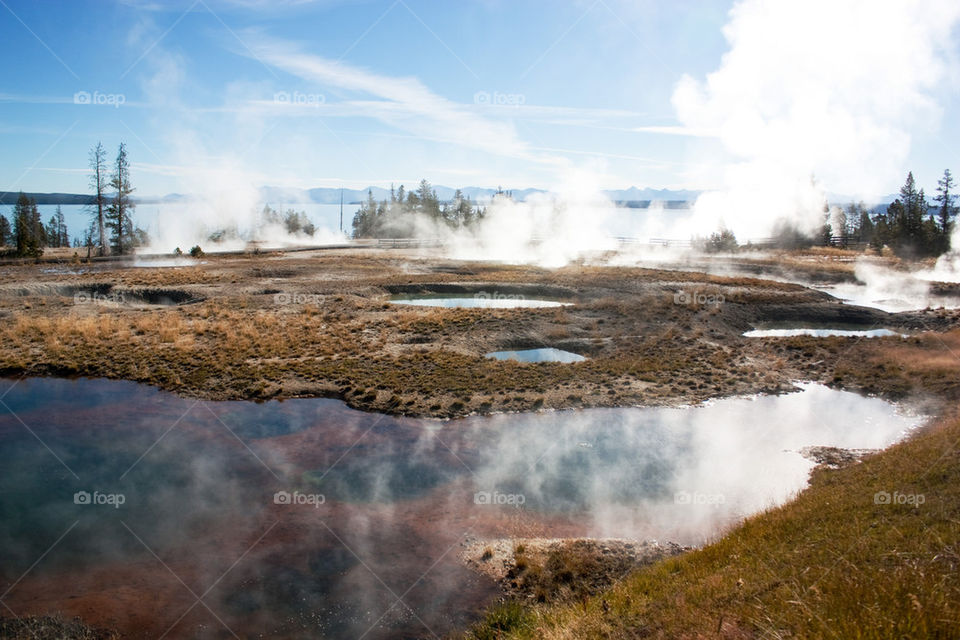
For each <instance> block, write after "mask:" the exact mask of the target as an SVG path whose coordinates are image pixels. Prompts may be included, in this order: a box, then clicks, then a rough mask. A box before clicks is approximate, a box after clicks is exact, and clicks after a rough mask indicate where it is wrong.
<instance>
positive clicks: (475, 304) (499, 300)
mask: <svg viewBox="0 0 960 640" xmlns="http://www.w3.org/2000/svg"><path fill="white" fill-rule="evenodd" d="M390 302H392V303H393V304H405V305H412V306H415V307H445V308H450V309H452V308H458V309H519V308H531V309H538V308H544V307H565V306H569V305H570V304H572V303H570V302H559V301H557V300H541V299H537V298H527V297H524V296H521V295H507V294H505V295H488V294H483V293H479V294H477V295H474V296H463V295H458V294H450V295H444V294H437V293H429V294H424V295H417V296H407V295H404V296H393V297H391V298H390Z"/></svg>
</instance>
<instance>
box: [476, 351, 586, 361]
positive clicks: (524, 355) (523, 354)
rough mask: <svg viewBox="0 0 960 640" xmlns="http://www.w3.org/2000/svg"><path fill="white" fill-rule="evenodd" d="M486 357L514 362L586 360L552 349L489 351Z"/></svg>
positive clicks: (577, 355)
mask: <svg viewBox="0 0 960 640" xmlns="http://www.w3.org/2000/svg"><path fill="white" fill-rule="evenodd" d="M486 357H488V358H493V359H494V360H516V361H517V362H583V361H584V360H586V358H584V357H583V356H581V355H580V354H578V353H573V352H570V351H564V350H563V349H554V348H547V349H521V350H519V351H491V352H490V353H488V354H487V355H486Z"/></svg>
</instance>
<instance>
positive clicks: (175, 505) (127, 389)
mask: <svg viewBox="0 0 960 640" xmlns="http://www.w3.org/2000/svg"><path fill="white" fill-rule="evenodd" d="M0 397H2V402H3V404H0V456H2V460H3V473H2V474H0V496H2V499H0V593H4V592H6V595H5V596H4V598H3V600H4V604H6V605H7V606H9V607H10V609H12V610H13V611H14V612H16V613H17V614H18V615H25V614H42V613H46V612H57V611H58V612H62V613H63V615H65V616H74V615H77V616H81V617H83V618H84V619H85V620H86V621H87V622H89V623H92V624H95V625H100V626H107V627H112V628H116V629H119V630H120V631H121V632H122V633H124V634H126V635H131V636H136V637H154V638H156V637H159V636H161V635H163V634H166V636H165V637H168V638H227V637H233V633H236V635H237V636H239V637H256V636H261V637H279V638H317V637H333V638H355V637H359V636H361V635H363V634H366V635H365V637H368V638H371V637H372V638H387V637H391V638H392V637H423V636H431V635H432V634H436V635H438V636H443V635H445V634H449V633H452V632H453V631H454V630H455V629H457V628H462V627H463V626H464V625H466V624H468V623H469V622H470V621H471V620H472V619H473V618H474V616H475V615H476V614H477V611H478V609H479V608H480V607H482V606H484V605H486V604H489V603H490V602H491V601H492V600H494V599H495V598H496V596H497V594H496V591H495V588H494V585H493V584H492V583H491V582H490V581H489V580H488V579H487V578H485V577H482V576H480V575H478V574H475V573H473V572H471V571H470V570H468V569H467V568H465V567H464V566H462V565H461V564H460V562H459V561H458V560H457V555H458V554H457V551H458V550H459V549H460V547H461V545H462V543H463V542H464V541H465V540H466V539H468V538H469V537H477V538H499V537H508V536H525V537H535V536H557V537H567V536H603V537H628V538H638V539H651V538H655V539H659V540H675V541H678V542H681V543H685V544H697V543H702V542H703V541H704V540H707V539H710V538H713V537H715V536H716V535H718V534H719V533H720V532H722V531H723V530H725V529H726V528H728V527H729V526H731V525H733V524H735V523H736V522H738V521H739V520H740V519H741V518H743V517H744V516H746V515H749V514H752V513H756V512H757V511H759V510H761V509H764V508H766V507H769V506H771V505H776V504H780V503H782V502H784V501H785V500H788V499H789V498H790V497H791V496H792V495H794V494H795V493H796V492H797V491H799V490H801V489H802V488H803V486H804V485H805V483H806V480H807V476H808V473H809V471H810V469H811V468H812V464H813V463H812V462H810V461H809V460H808V459H806V458H804V457H803V456H802V455H800V453H798V451H799V450H800V449H801V448H802V447H805V446H808V445H828V446H839V447H850V448H880V447H886V446H888V445H890V444H891V443H894V442H896V441H897V440H898V439H900V438H902V437H904V435H905V434H906V433H908V431H909V430H910V429H911V428H912V427H914V426H915V425H917V424H918V422H919V418H917V417H913V416H910V415H906V414H903V413H901V412H898V411H897V410H896V409H895V407H893V406H892V405H890V404H887V403H885V402H883V401H880V400H877V399H870V398H863V397H860V396H857V395H853V394H850V393H844V392H839V391H834V390H830V389H827V388H825V387H820V386H806V387H804V388H803V389H802V390H801V391H799V392H797V393H793V394H788V395H782V396H771V397H760V398H739V399H728V400H721V401H717V402H714V403H711V404H709V405H706V406H699V407H694V408H682V409H681V408H678V409H663V408H657V409H635V408H631V409H596V410H585V411H571V412H559V413H538V414H513V415H496V416H488V417H472V418H467V419H463V420H456V421H449V422H440V421H433V420H416V419H406V418H402V417H391V416H384V415H378V414H369V413H362V412H359V411H354V410H351V409H349V408H347V407H346V406H345V405H344V404H343V403H341V402H339V401H336V400H329V399H311V400H290V401H286V402H276V401H274V402H267V403H262V404H255V403H251V402H199V401H196V400H193V399H189V398H181V397H178V396H175V395H172V394H170V393H166V392H162V391H159V390H157V389H154V388H151V387H147V386H142V385H137V384H133V383H129V382H118V381H105V380H73V381H69V380H60V379H25V380H21V381H19V382H17V383H14V382H13V381H9V380H4V381H0ZM8 409H9V410H8ZM198 597H199V602H198ZM8 613H9V612H8Z"/></svg>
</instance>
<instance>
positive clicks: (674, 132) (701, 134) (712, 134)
mask: <svg viewBox="0 0 960 640" xmlns="http://www.w3.org/2000/svg"><path fill="white" fill-rule="evenodd" d="M631 131H635V132H636V133H657V134H661V135H665V136H689V137H692V138H719V137H720V132H719V131H715V130H712V129H698V128H695V127H685V126H681V125H664V126H647V127H634V128H633V129H631Z"/></svg>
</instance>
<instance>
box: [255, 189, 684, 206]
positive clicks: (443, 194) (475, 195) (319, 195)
mask: <svg viewBox="0 0 960 640" xmlns="http://www.w3.org/2000/svg"><path fill="white" fill-rule="evenodd" d="M405 188H406V189H407V190H408V191H409V190H410V189H411V188H412V189H415V188H416V185H413V187H409V186H405ZM433 188H434V190H435V191H436V192H437V197H439V198H440V199H441V200H451V199H453V194H454V193H455V192H456V189H454V188H453V187H445V186H443V185H435V186H434V187H433ZM460 191H461V192H462V193H463V195H465V196H467V197H468V198H470V199H471V200H474V201H477V200H488V199H490V198H492V197H493V195H494V194H495V193H496V192H497V190H496V189H491V188H488V187H464V188H462V189H460ZM509 191H510V193H511V194H512V195H513V197H514V199H515V200H521V201H522V200H526V199H527V198H528V197H530V196H531V195H532V194H535V193H546V191H545V190H543V189H510V190H509ZM367 192H370V193H372V194H373V198H374V199H375V200H385V199H387V198H389V197H390V190H389V189H385V188H383V187H367V188H366V189H344V190H343V202H344V203H345V204H356V203H358V202H362V201H364V200H366V199H367ZM603 193H604V195H606V196H607V197H608V198H610V199H611V200H614V201H616V202H637V201H661V200H662V201H675V202H676V201H688V202H690V201H693V200H696V198H697V196H698V195H700V193H701V192H700V191H690V190H683V189H682V190H671V189H649V188H647V189H638V188H637V187H630V188H629V189H618V190H609V191H604V192H603ZM260 196H261V198H262V200H263V201H264V202H270V203H274V202H276V203H283V204H288V203H289V204H294V203H307V202H313V203H318V204H338V203H339V202H340V189H338V188H336V187H318V188H315V189H288V188H283V187H261V188H260Z"/></svg>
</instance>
